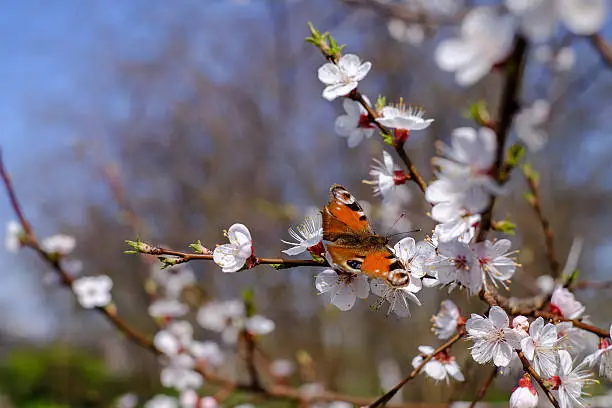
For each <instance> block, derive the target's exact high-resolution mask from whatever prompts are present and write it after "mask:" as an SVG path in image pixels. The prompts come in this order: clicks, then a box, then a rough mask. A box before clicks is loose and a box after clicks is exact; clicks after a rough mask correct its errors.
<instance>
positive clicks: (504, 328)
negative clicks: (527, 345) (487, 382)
mask: <svg viewBox="0 0 612 408" xmlns="http://www.w3.org/2000/svg"><path fill="white" fill-rule="evenodd" d="M509 322H510V321H509V319H508V315H507V314H506V312H505V311H504V310H503V309H502V308H501V307H499V306H493V307H491V309H489V316H488V317H482V316H480V315H477V314H472V316H471V317H470V318H469V319H468V321H467V322H466V324H465V328H466V330H467V332H468V334H469V338H470V339H472V340H474V346H473V347H472V357H473V358H474V360H475V361H476V362H477V363H480V364H484V363H486V362H488V361H490V360H493V363H494V364H495V365H496V366H498V367H506V366H507V365H508V364H510V360H511V359H512V355H513V354H514V350H513V349H515V348H516V349H520V340H521V339H520V336H519V335H518V334H517V333H516V332H515V331H513V330H512V329H511V328H509V327H508V324H509Z"/></svg>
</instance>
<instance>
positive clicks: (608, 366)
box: [584, 325, 612, 381]
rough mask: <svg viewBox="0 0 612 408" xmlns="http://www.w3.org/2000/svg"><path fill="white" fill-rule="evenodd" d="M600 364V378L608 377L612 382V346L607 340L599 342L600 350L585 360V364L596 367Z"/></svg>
mask: <svg viewBox="0 0 612 408" xmlns="http://www.w3.org/2000/svg"><path fill="white" fill-rule="evenodd" d="M610 336H612V325H611V326H610ZM598 363H599V376H600V377H606V378H607V379H608V380H611V381H612V346H611V345H610V342H609V341H608V340H606V339H601V340H600V342H599V350H597V351H595V352H594V353H592V354H589V355H588V356H587V357H586V358H585V359H584V364H586V365H588V366H589V367H595V366H596V365H597V364H598Z"/></svg>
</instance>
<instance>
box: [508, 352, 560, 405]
mask: <svg viewBox="0 0 612 408" xmlns="http://www.w3.org/2000/svg"><path fill="white" fill-rule="evenodd" d="M517 353H518V356H519V358H520V359H521V363H523V369H524V370H525V371H526V372H528V373H529V375H531V376H532V377H533V379H534V380H536V382H537V383H538V385H539V386H540V388H542V391H544V394H546V396H547V397H548V400H549V401H550V402H551V404H553V405H554V406H555V408H559V403H558V402H557V399H556V398H555V396H554V395H553V394H552V392H551V391H550V389H548V387H546V385H545V384H544V380H543V379H542V377H540V376H539V375H538V373H536V371H535V370H534V369H533V367H532V365H531V363H530V362H529V360H527V357H525V355H524V354H523V352H522V351H517Z"/></svg>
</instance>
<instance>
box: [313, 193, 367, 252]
mask: <svg viewBox="0 0 612 408" xmlns="http://www.w3.org/2000/svg"><path fill="white" fill-rule="evenodd" d="M329 193H330V200H329V202H328V203H327V205H326V206H325V207H324V208H323V211H322V212H321V214H322V216H323V239H324V240H326V241H335V240H336V239H337V238H338V236H339V235H342V234H346V233H361V234H364V233H369V234H373V233H374V231H372V228H371V227H370V224H369V222H368V218H367V217H366V215H365V212H364V211H363V209H362V208H361V206H360V205H359V203H357V199H355V197H354V196H353V195H352V194H351V193H349V192H348V190H347V189H345V188H344V187H342V186H340V185H338V184H334V185H333V186H332V187H331V188H330V190H329Z"/></svg>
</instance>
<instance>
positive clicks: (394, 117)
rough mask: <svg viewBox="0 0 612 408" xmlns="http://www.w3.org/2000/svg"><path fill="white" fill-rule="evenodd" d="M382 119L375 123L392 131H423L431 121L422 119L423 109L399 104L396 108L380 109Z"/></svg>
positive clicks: (386, 107)
mask: <svg viewBox="0 0 612 408" xmlns="http://www.w3.org/2000/svg"><path fill="white" fill-rule="evenodd" d="M381 113H382V117H381V118H376V121H377V122H378V123H380V124H381V125H383V126H386V127H389V128H393V129H406V130H423V129H426V128H428V127H429V125H431V123H432V122H433V121H434V120H433V119H423V116H424V115H425V111H423V109H421V108H418V107H414V106H410V105H409V106H406V105H404V104H403V103H400V104H399V105H397V106H385V107H384V108H382V111H381Z"/></svg>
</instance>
